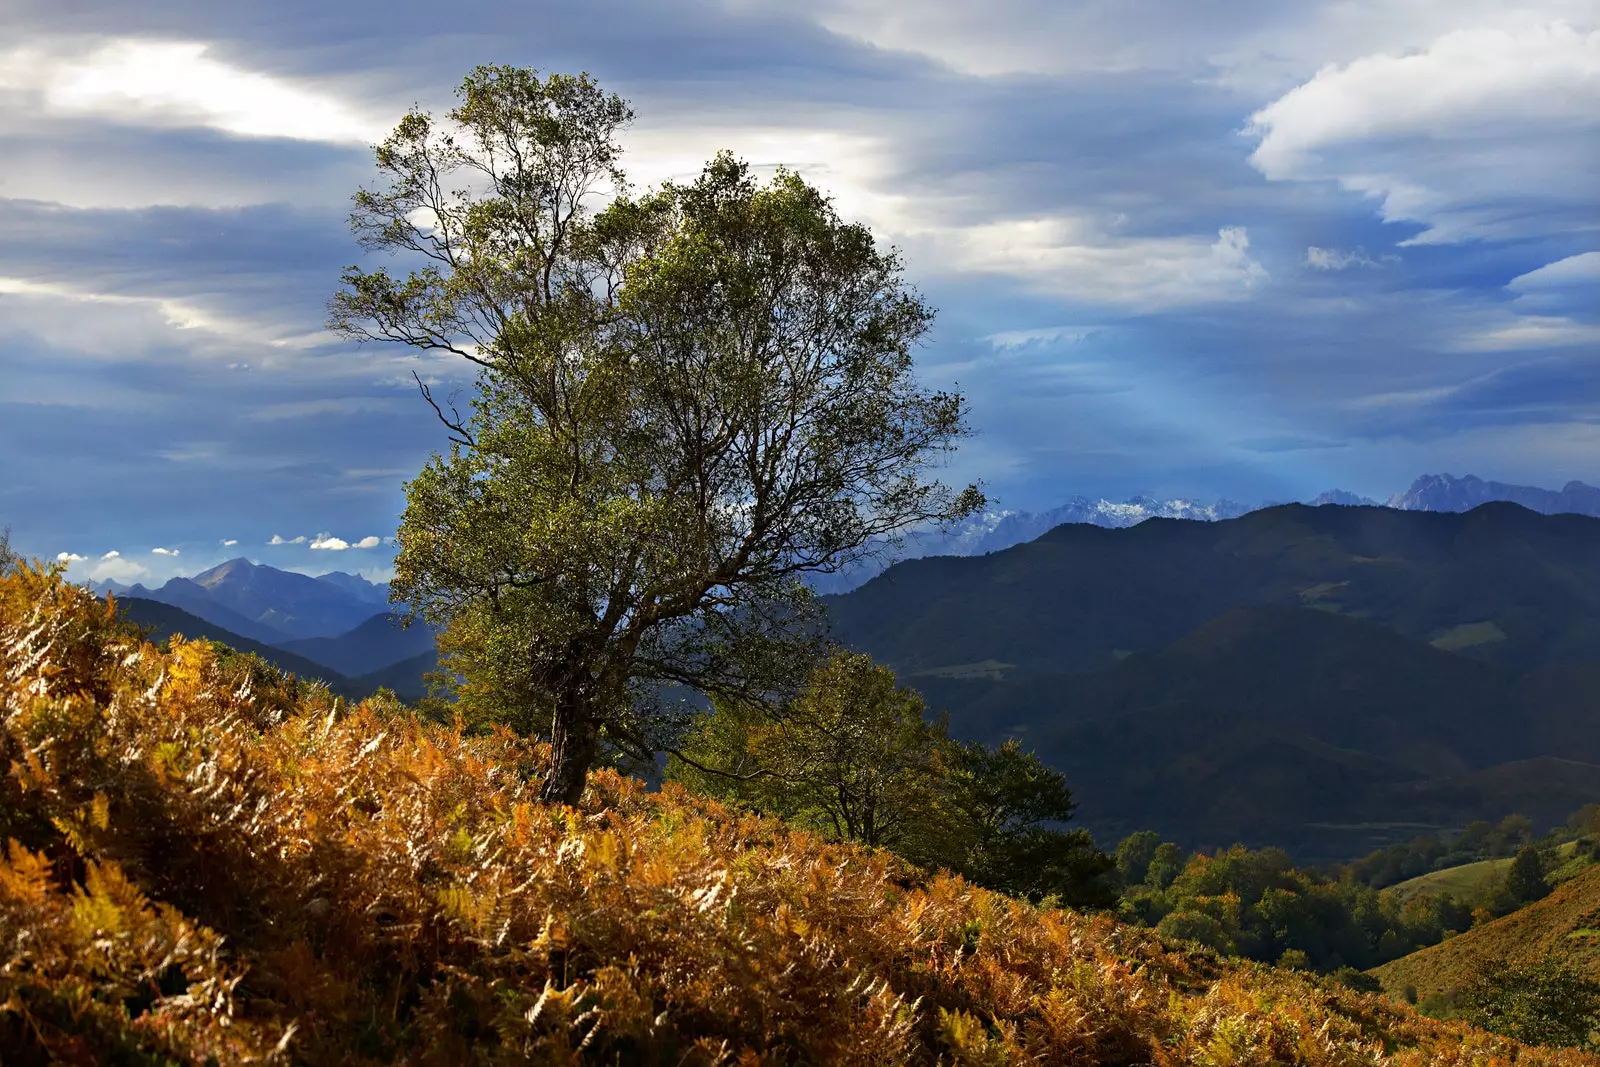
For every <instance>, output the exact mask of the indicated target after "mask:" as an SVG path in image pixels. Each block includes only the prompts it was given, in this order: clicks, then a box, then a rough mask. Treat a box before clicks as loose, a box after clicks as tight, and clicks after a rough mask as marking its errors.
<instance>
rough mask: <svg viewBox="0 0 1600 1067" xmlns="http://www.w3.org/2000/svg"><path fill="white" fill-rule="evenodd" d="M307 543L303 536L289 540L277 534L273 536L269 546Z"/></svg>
mask: <svg viewBox="0 0 1600 1067" xmlns="http://www.w3.org/2000/svg"><path fill="white" fill-rule="evenodd" d="M305 543H306V539H305V536H304V535H303V534H302V535H301V536H299V537H289V538H284V537H280V536H278V535H277V534H273V535H272V540H270V541H268V542H267V544H269V545H303V544H305Z"/></svg>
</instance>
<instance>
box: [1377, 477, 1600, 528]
mask: <svg viewBox="0 0 1600 1067" xmlns="http://www.w3.org/2000/svg"><path fill="white" fill-rule="evenodd" d="M1496 501H1505V502H1507V503H1512V504H1521V505H1522V506H1523V507H1525V508H1528V509H1529V510H1530V511H1537V512H1541V513H1542V514H1545V515H1555V514H1563V513H1573V514H1578V515H1589V516H1593V517H1600V489H1597V488H1595V487H1594V486H1592V485H1587V484H1585V483H1583V482H1580V481H1570V482H1568V483H1567V484H1566V485H1564V486H1562V487H1561V488H1560V489H1541V488H1539V487H1538V486H1533V485H1512V484H1508V483H1506V482H1491V481H1485V480H1483V479H1482V478H1479V477H1478V476H1477V475H1473V474H1465V475H1462V476H1461V477H1459V478H1457V477H1456V476H1455V475H1453V474H1424V475H1422V476H1421V477H1420V478H1418V479H1417V480H1416V481H1414V482H1412V483H1411V488H1409V489H1407V490H1406V491H1405V492H1403V493H1396V494H1395V495H1394V496H1392V497H1390V498H1389V507H1391V508H1398V509H1400V510H1401V511H1471V510H1472V509H1473V508H1475V507H1479V506H1481V505H1483V504H1489V503H1494V502H1496Z"/></svg>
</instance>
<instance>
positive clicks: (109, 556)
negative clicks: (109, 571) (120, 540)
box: [100, 548, 122, 559]
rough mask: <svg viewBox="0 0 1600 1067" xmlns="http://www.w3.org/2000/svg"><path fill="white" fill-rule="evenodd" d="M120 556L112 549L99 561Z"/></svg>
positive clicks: (119, 553)
mask: <svg viewBox="0 0 1600 1067" xmlns="http://www.w3.org/2000/svg"><path fill="white" fill-rule="evenodd" d="M120 555H122V553H121V552H118V551H117V550H116V549H114V548H113V549H112V550H111V551H110V552H107V553H106V554H105V555H103V556H101V557H100V558H101V559H116V558H117V557H118V556H120Z"/></svg>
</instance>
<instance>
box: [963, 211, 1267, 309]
mask: <svg viewBox="0 0 1600 1067" xmlns="http://www.w3.org/2000/svg"><path fill="white" fill-rule="evenodd" d="M935 248H938V249H940V250H941V251H943V253H944V254H943V256H941V257H940V258H941V259H942V260H943V262H944V263H946V264H949V265H950V266H954V267H957V268H959V269H965V270H969V271H976V272H981V273H998V274H1005V275H1009V276H1011V277H1014V278H1017V279H1019V280H1021V281H1022V282H1023V284H1025V285H1026V286H1027V287H1028V288H1029V289H1030V290H1032V291H1034V292H1039V293H1045V294H1049V295H1052V296H1061V297H1067V298H1070V299H1071V300H1073V301H1074V302H1082V303H1095V304H1102V305H1109V306H1112V307H1119V308H1126V309H1131V310H1153V309H1157V308H1174V307H1185V306H1190V305H1195V304H1205V303H1212V302H1218V301H1229V300H1238V299H1242V298H1244V297H1247V296H1249V295H1250V293H1251V292H1252V290H1254V289H1255V288H1256V287H1257V286H1258V285H1260V284H1261V282H1263V281H1264V280H1265V279H1266V277H1267V272H1266V270H1265V268H1263V267H1262V266H1261V264H1260V263H1257V262H1256V261H1255V260H1254V259H1252V258H1251V257H1250V255H1249V249H1250V234H1249V232H1248V231H1247V230H1246V229H1245V228H1244V227H1242V226H1225V227H1223V228H1222V229H1221V230H1219V231H1218V232H1217V237H1216V239H1215V240H1214V241H1208V240H1207V239H1206V238H1203V237H1121V236H1118V235H1115V234H1109V233H1104V232H1096V231H1095V230H1094V229H1093V228H1092V227H1090V226H1089V225H1088V224H1087V223H1085V222H1084V221H1083V220H1081V219H1072V218H1065V217H1054V218H1038V219H1018V220H1011V221H1006V222H995V223H989V224H985V225H978V226H972V227H969V228H967V229H964V230H960V231H956V232H954V233H953V234H951V235H949V236H947V237H944V238H942V239H940V240H938V241H936V242H935Z"/></svg>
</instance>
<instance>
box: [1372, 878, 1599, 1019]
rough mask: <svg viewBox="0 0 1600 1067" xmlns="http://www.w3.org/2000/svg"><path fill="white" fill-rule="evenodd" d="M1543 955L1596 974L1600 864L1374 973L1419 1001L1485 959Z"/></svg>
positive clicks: (1530, 959)
mask: <svg viewBox="0 0 1600 1067" xmlns="http://www.w3.org/2000/svg"><path fill="white" fill-rule="evenodd" d="M1544 959H1553V960H1558V961H1561V962H1565V963H1570V964H1573V965H1574V966H1577V967H1580V968H1582V969H1583V970H1585V971H1587V972H1588V973H1589V974H1591V975H1594V976H1596V977H1600V867H1595V868H1592V869H1590V870H1589V871H1588V872H1586V873H1584V874H1582V875H1579V876H1578V877H1576V878H1573V879H1571V880H1570V881H1567V882H1563V883H1562V884H1560V885H1558V886H1556V888H1555V889H1554V890H1553V891H1552V892H1551V893H1550V895H1549V896H1547V897H1545V898H1544V899H1543V900H1537V901H1535V902H1533V903H1532V904H1529V905H1528V906H1527V907H1525V908H1519V909H1518V910H1516V911H1514V912H1512V913H1511V914H1509V915H1505V916H1502V917H1501V918H1499V919H1496V920H1494V921H1493V922H1490V923H1485V924H1484V925H1483V926H1479V927H1477V928H1475V929H1472V930H1468V931H1467V932H1465V933H1463V934H1458V935H1457V936H1455V937H1453V938H1451V939H1450V940H1448V941H1445V942H1442V943H1441V944H1438V945H1434V946H1432V947H1431V948H1425V949H1422V950H1421V951H1419V952H1413V953H1411V955H1409V956H1403V957H1401V958H1400V959H1398V960H1395V961H1394V962H1392V963H1386V964H1384V965H1383V966H1382V967H1378V968H1376V969H1375V970H1374V971H1373V972H1372V973H1373V974H1374V975H1376V976H1377V978H1378V980H1379V981H1381V982H1382V983H1383V987H1384V989H1385V990H1386V991H1387V992H1389V993H1390V994H1392V995H1398V994H1399V993H1401V992H1402V991H1403V990H1405V989H1406V988H1407V987H1414V988H1415V989H1416V991H1417V995H1418V997H1419V998H1420V999H1427V998H1428V997H1432V996H1441V995H1448V994H1449V993H1451V992H1452V991H1454V990H1455V989H1458V988H1459V987H1460V986H1461V985H1463V984H1464V983H1465V982H1466V981H1467V980H1469V979H1470V977H1471V976H1472V975H1473V974H1475V973H1476V972H1477V970H1478V969H1479V968H1480V967H1481V966H1482V965H1483V964H1484V963H1485V962H1486V961H1490V960H1509V961H1512V962H1515V963H1537V962H1538V961H1540V960H1544Z"/></svg>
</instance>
